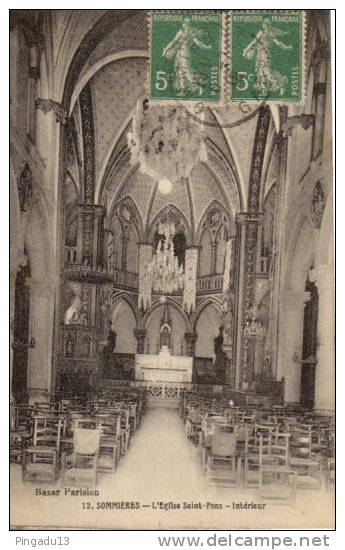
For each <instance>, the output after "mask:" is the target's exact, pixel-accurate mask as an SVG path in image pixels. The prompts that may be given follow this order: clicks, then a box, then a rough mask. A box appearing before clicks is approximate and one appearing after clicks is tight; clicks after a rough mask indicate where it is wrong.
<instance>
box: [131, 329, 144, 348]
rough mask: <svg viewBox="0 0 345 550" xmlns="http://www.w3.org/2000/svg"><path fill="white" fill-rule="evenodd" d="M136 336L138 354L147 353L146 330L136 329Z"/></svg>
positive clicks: (134, 331)
mask: <svg viewBox="0 0 345 550" xmlns="http://www.w3.org/2000/svg"><path fill="white" fill-rule="evenodd" d="M133 333H134V336H135V338H136V340H137V353H145V336H146V330H145V329H134V330H133Z"/></svg>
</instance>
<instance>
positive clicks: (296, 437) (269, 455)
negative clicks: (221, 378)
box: [180, 392, 334, 498]
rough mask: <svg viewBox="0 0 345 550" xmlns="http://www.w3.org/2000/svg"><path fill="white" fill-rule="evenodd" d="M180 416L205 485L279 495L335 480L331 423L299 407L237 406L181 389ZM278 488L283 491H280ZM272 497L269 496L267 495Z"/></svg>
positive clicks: (331, 420)
mask: <svg viewBox="0 0 345 550" xmlns="http://www.w3.org/2000/svg"><path fill="white" fill-rule="evenodd" d="M180 415H181V417H182V418H183V419H184V421H185V428H186V435H187V437H188V438H190V439H191V440H192V441H194V442H195V443H196V444H198V445H199V446H200V449H201V455H202V462H203V466H204V468H205V471H206V475H207V479H208V481H209V483H210V484H215V485H226V486H228V485H232V486H244V487H246V488H260V489H261V491H266V492H267V487H268V486H269V487H270V491H271V493H272V494H273V495H277V497H278V496H279V498H281V497H282V495H283V493H284V490H283V489H284V488H285V489H286V490H287V493H288V494H289V495H290V496H291V495H294V494H295V491H296V490H297V489H303V490H304V489H320V488H321V485H322V483H323V482H325V484H326V486H327V487H328V488H331V487H332V486H333V484H334V424H333V419H331V418H329V417H318V416H316V415H313V414H310V413H309V412H306V411H302V410H301V409H298V410H297V411H296V409H294V408H289V407H281V406H279V407H272V408H271V409H263V408H260V407H258V408H254V407H245V406H242V407H239V406H234V405H233V404H232V403H231V404H229V402H228V401H226V400H225V399H222V397H221V396H218V398H217V400H215V399H214V396H213V395H207V394H206V395H197V394H196V393H195V392H185V393H184V394H183V395H182V396H181V399H180ZM282 488H283V489H282ZM272 498H274V497H272Z"/></svg>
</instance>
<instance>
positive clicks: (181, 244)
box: [153, 232, 186, 267]
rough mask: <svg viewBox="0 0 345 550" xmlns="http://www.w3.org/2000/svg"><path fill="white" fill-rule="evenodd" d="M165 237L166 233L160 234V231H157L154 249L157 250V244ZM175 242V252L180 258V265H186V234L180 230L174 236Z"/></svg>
mask: <svg viewBox="0 0 345 550" xmlns="http://www.w3.org/2000/svg"><path fill="white" fill-rule="evenodd" d="M164 239H165V237H164V235H160V234H159V233H155V236H154V239H153V249H154V251H155V250H157V245H158V242H159V241H164ZM173 243H174V253H175V256H177V259H178V265H181V264H182V266H183V267H184V262H185V253H186V237H185V235H184V234H183V233H182V232H180V233H176V235H175V236H174V238H173Z"/></svg>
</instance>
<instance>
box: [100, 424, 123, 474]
mask: <svg viewBox="0 0 345 550" xmlns="http://www.w3.org/2000/svg"><path fill="white" fill-rule="evenodd" d="M97 420H98V422H99V425H98V426H99V430H100V433H101V437H100V444H99V457H98V466H97V468H98V471H99V472H105V473H106V472H110V473H113V472H115V469H116V466H117V464H118V461H119V459H120V455H121V442H120V432H121V417H120V416H119V415H114V414H113V415H110V414H99V415H98V416H97Z"/></svg>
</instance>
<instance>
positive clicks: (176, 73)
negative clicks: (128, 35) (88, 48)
mask: <svg viewBox="0 0 345 550" xmlns="http://www.w3.org/2000/svg"><path fill="white" fill-rule="evenodd" d="M150 23H151V26H150V75H149V99H150V100H156V101H161V102H162V101H163V102H164V101H166V100H167V101H171V100H174V101H176V102H184V101H193V102H202V103H209V102H211V103H218V104H224V103H229V102H230V103H231V102H237V101H238V102H250V101H254V102H262V101H265V102H277V103H280V104H287V103H296V104H299V103H302V102H303V99H304V56H305V46H304V37H305V28H304V13H303V11H302V10H297V11H287V10H286V11H284V10H276V11H274V10H272V11H259V10H258V11H255V10H252V11H249V10H248V11H239V10H238V11H237V10H234V11H223V12H220V11H198V12H189V11H153V12H152V13H151V20H150Z"/></svg>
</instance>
